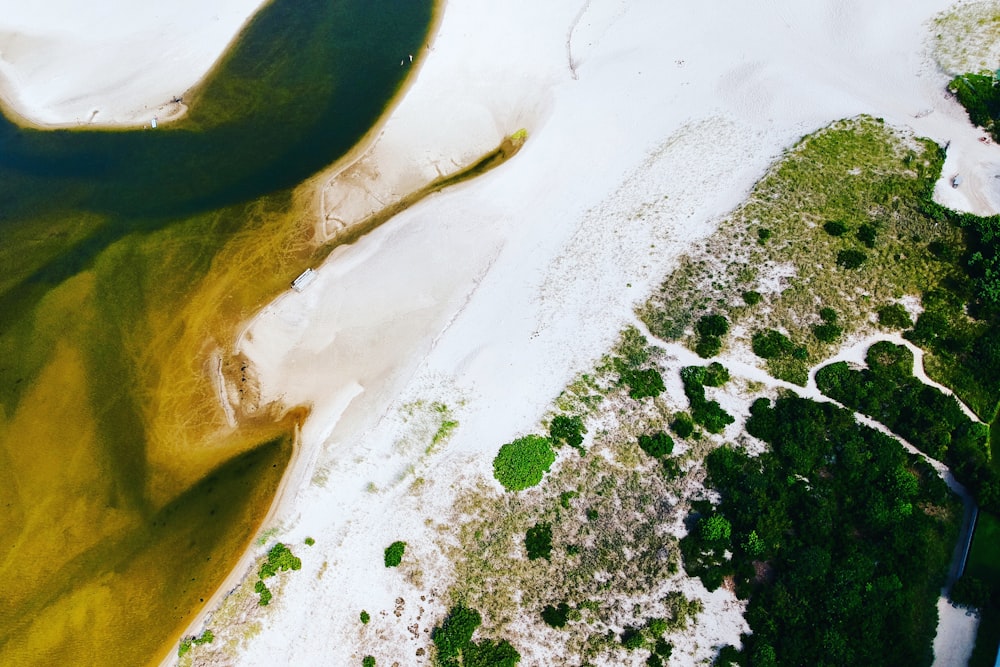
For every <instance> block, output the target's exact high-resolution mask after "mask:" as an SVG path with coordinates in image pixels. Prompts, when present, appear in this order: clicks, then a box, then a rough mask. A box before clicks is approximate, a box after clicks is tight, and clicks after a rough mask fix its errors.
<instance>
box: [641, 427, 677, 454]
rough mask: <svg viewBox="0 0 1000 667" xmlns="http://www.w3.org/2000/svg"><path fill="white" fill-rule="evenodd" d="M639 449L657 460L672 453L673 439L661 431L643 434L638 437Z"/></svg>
mask: <svg viewBox="0 0 1000 667" xmlns="http://www.w3.org/2000/svg"><path fill="white" fill-rule="evenodd" d="M639 449H641V450H642V451H644V452H646V453H647V454H649V455H650V456H652V457H653V458H657V459H658V458H660V457H663V456H667V455H668V454H670V453H671V452H673V451H674V439H673V438H671V437H670V436H669V435H667V434H666V433H664V432H663V431H658V432H656V433H654V434H652V435H646V434H643V435H640V436H639Z"/></svg>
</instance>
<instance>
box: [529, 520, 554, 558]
mask: <svg viewBox="0 0 1000 667" xmlns="http://www.w3.org/2000/svg"><path fill="white" fill-rule="evenodd" d="M524 547H525V549H526V550H527V552H528V560H537V559H538V558H544V559H545V560H551V556H552V524H549V523H536V524H535V525H534V526H532V527H531V528H529V529H528V532H527V533H525V535H524Z"/></svg>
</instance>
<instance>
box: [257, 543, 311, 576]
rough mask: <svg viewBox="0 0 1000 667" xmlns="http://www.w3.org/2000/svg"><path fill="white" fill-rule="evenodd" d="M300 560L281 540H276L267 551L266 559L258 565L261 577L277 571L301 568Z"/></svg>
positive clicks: (274, 573)
mask: <svg viewBox="0 0 1000 667" xmlns="http://www.w3.org/2000/svg"><path fill="white" fill-rule="evenodd" d="M301 569H302V560H301V559H299V558H297V557H296V556H295V554H293V553H292V552H291V550H290V549H289V548H288V547H286V546H285V545H284V544H282V543H281V542H278V543H277V544H275V545H274V546H273V547H271V550H270V551H269V552H267V560H266V561H264V564H263V565H261V566H260V572H259V573H258V574H259V575H260V578H261V579H267V578H269V577H273V576H275V575H276V574H277V573H278V572H279V571H281V572H287V571H288V570H301Z"/></svg>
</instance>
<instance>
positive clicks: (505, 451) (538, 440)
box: [493, 435, 556, 491]
mask: <svg viewBox="0 0 1000 667" xmlns="http://www.w3.org/2000/svg"><path fill="white" fill-rule="evenodd" d="M555 460H556V453H555V452H554V451H553V450H552V444H551V441H550V440H549V439H548V438H545V437H543V436H540V435H527V436H525V437H523V438H518V439H517V440H515V441H514V442H510V443H507V444H506V445H504V446H503V447H501V448H500V452H499V453H498V454H497V456H496V458H495V459H493V476H494V477H495V478H496V480H497V481H498V482H500V483H501V484H502V485H503V487H504V488H505V489H507V490H508V491H522V490H524V489H527V488H529V487H532V486H535V485H537V484H538V483H539V482H541V481H542V477H543V476H544V475H545V473H546V472H548V470H549V468H550V467H552V464H553V463H554V462H555Z"/></svg>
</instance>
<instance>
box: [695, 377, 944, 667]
mask: <svg viewBox="0 0 1000 667" xmlns="http://www.w3.org/2000/svg"><path fill="white" fill-rule="evenodd" d="M747 431H748V432H749V433H751V434H752V435H754V436H756V437H758V438H760V439H762V440H764V441H766V442H767V443H769V444H770V446H771V451H769V452H767V453H764V454H762V455H760V456H759V457H750V456H749V455H747V454H746V453H745V452H744V451H742V450H739V449H736V448H733V447H730V446H725V447H722V448H720V449H717V450H715V451H714V452H712V453H711V454H710V455H709V456H708V457H707V459H706V465H707V468H708V473H709V482H710V484H711V485H712V486H714V487H715V488H716V489H717V490H718V491H719V493H720V494H721V496H722V501H721V503H720V505H719V506H718V507H716V508H713V507H711V506H710V505H707V503H706V504H702V505H701V506H699V507H697V508H696V511H699V513H698V514H695V515H693V516H692V518H691V521H692V524H691V530H690V531H689V534H688V536H687V537H685V538H684V540H682V543H681V546H682V551H683V553H684V565H685V568H686V569H688V571H689V572H690V571H692V570H694V571H695V572H696V573H698V574H699V575H701V576H702V578H703V580H705V583H706V585H707V586H709V587H710V588H712V587H714V586H717V585H719V584H720V583H721V581H722V578H723V577H724V576H727V575H733V576H734V580H735V584H736V587H737V593H738V594H739V595H740V596H743V597H748V598H749V603H748V610H747V621H748V623H749V624H750V627H751V630H752V634H750V635H748V636H746V637H744V659H746V658H749V664H751V665H776V664H782V665H834V664H837V665H848V664H856V665H861V664H867V665H906V666H907V667H910V666H914V665H929V664H930V663H931V661H932V660H933V650H932V642H933V638H934V634H935V630H936V623H937V611H936V601H937V596H938V591H939V588H940V585H941V583H942V581H943V579H944V576H945V573H946V571H947V567H948V563H949V559H950V556H951V547H952V544H953V543H954V540H955V537H956V533H957V527H958V526H957V524H958V521H959V518H960V514H959V511H958V504H957V502H955V500H954V499H953V498H952V497H951V496H950V495H949V492H948V490H947V487H946V486H945V485H944V483H943V482H942V481H941V479H940V478H939V477H938V476H937V475H936V474H935V473H934V471H933V470H932V469H931V468H930V466H929V465H927V464H926V463H925V462H923V461H922V460H920V459H918V458H917V457H913V456H908V455H907V454H906V452H905V451H904V450H903V448H902V447H901V446H900V445H899V443H897V442H896V441H894V440H893V439H891V438H889V437H888V436H885V435H883V434H881V433H879V432H877V431H875V430H872V429H869V428H867V427H864V426H861V425H859V424H857V423H856V422H855V421H854V419H853V416H852V415H851V413H850V412H848V411H846V410H843V409H841V408H837V407H836V406H833V405H831V404H824V403H815V402H812V401H808V400H806V399H801V398H797V397H792V396H787V397H783V398H780V399H778V401H777V402H776V403H775V404H774V405H771V403H770V402H769V401H768V400H767V399H760V400H758V401H757V402H756V403H754V405H753V407H752V409H751V417H750V419H749V421H748V422H747ZM727 554H732V558H731V560H729V559H727V558H726V556H727ZM734 653H735V651H734V650H733V649H729V652H728V654H727V657H726V660H725V662H726V663H731V662H732V661H733V657H734V656H733V654H734Z"/></svg>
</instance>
